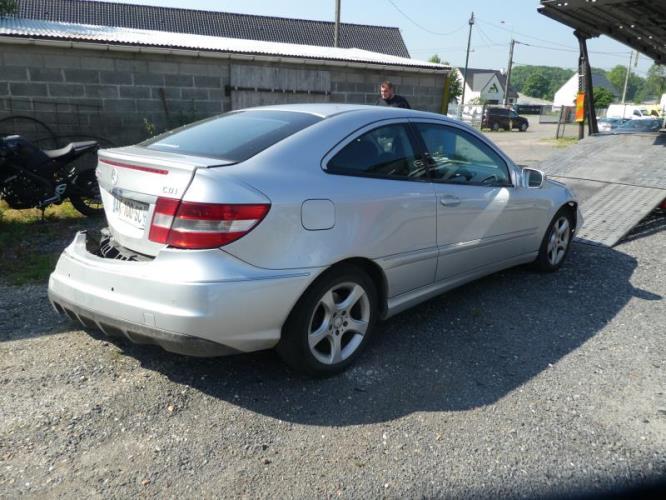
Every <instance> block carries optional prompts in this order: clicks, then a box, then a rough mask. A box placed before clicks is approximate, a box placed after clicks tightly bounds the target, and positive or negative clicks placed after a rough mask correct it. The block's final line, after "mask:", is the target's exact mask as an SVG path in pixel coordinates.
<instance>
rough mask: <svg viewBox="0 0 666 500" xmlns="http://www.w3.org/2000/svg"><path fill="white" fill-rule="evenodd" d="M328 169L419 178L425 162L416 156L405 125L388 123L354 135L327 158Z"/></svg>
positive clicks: (424, 173) (342, 172)
mask: <svg viewBox="0 0 666 500" xmlns="http://www.w3.org/2000/svg"><path fill="white" fill-rule="evenodd" d="M327 170H328V171H329V172H331V173H341V174H357V175H367V176H373V177H386V178H399V179H400V178H401V179H419V178H422V177H425V176H426V169H425V165H424V164H423V162H422V161H421V160H417V159H416V154H415V153H414V150H413V148H412V145H411V142H410V141H409V134H408V132H407V128H406V127H405V125H387V126H385V127H380V128H376V129H374V130H372V131H370V132H367V133H365V134H363V135H361V136H360V137H357V138H356V139H354V140H353V141H351V142H350V143H349V144H347V145H346V146H345V147H344V148H342V149H341V150H340V151H339V152H338V153H337V154H336V155H335V156H334V157H333V158H332V159H331V160H330V161H329V162H328V165H327Z"/></svg>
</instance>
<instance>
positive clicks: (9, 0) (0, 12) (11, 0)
mask: <svg viewBox="0 0 666 500" xmlns="http://www.w3.org/2000/svg"><path fill="white" fill-rule="evenodd" d="M17 7H18V6H17V4H16V0H0V17H3V16H6V15H8V14H14V13H15V12H16V9H17Z"/></svg>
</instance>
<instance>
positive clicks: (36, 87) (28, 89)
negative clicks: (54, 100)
mask: <svg viewBox="0 0 666 500" xmlns="http://www.w3.org/2000/svg"><path fill="white" fill-rule="evenodd" d="M9 91H10V93H11V94H12V95H13V96H28V97H46V96H47V95H48V91H47V88H46V84H45V83H14V82H12V83H10V84H9Z"/></svg>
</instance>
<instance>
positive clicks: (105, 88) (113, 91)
mask: <svg viewBox="0 0 666 500" xmlns="http://www.w3.org/2000/svg"><path fill="white" fill-rule="evenodd" d="M86 96H87V97H101V98H102V99H114V98H118V87H117V86H116V85H86Z"/></svg>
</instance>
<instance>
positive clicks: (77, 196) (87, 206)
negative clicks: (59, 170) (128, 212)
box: [69, 170, 104, 217]
mask: <svg viewBox="0 0 666 500" xmlns="http://www.w3.org/2000/svg"><path fill="white" fill-rule="evenodd" d="M72 184H73V185H72V186H71V187H70V189H71V191H72V192H71V193H70V194H69V201H71V202H72V205H74V208H76V209H77V210H78V211H79V212H81V213H82V214H83V215H85V216H86V217H101V216H102V215H103V214H104V207H103V206H102V195H101V194H100V192H99V186H98V184H97V178H96V177H95V171H94V170H86V171H85V172H83V173H80V174H79V175H77V176H76V177H75V178H74V182H73V183H72Z"/></svg>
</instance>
